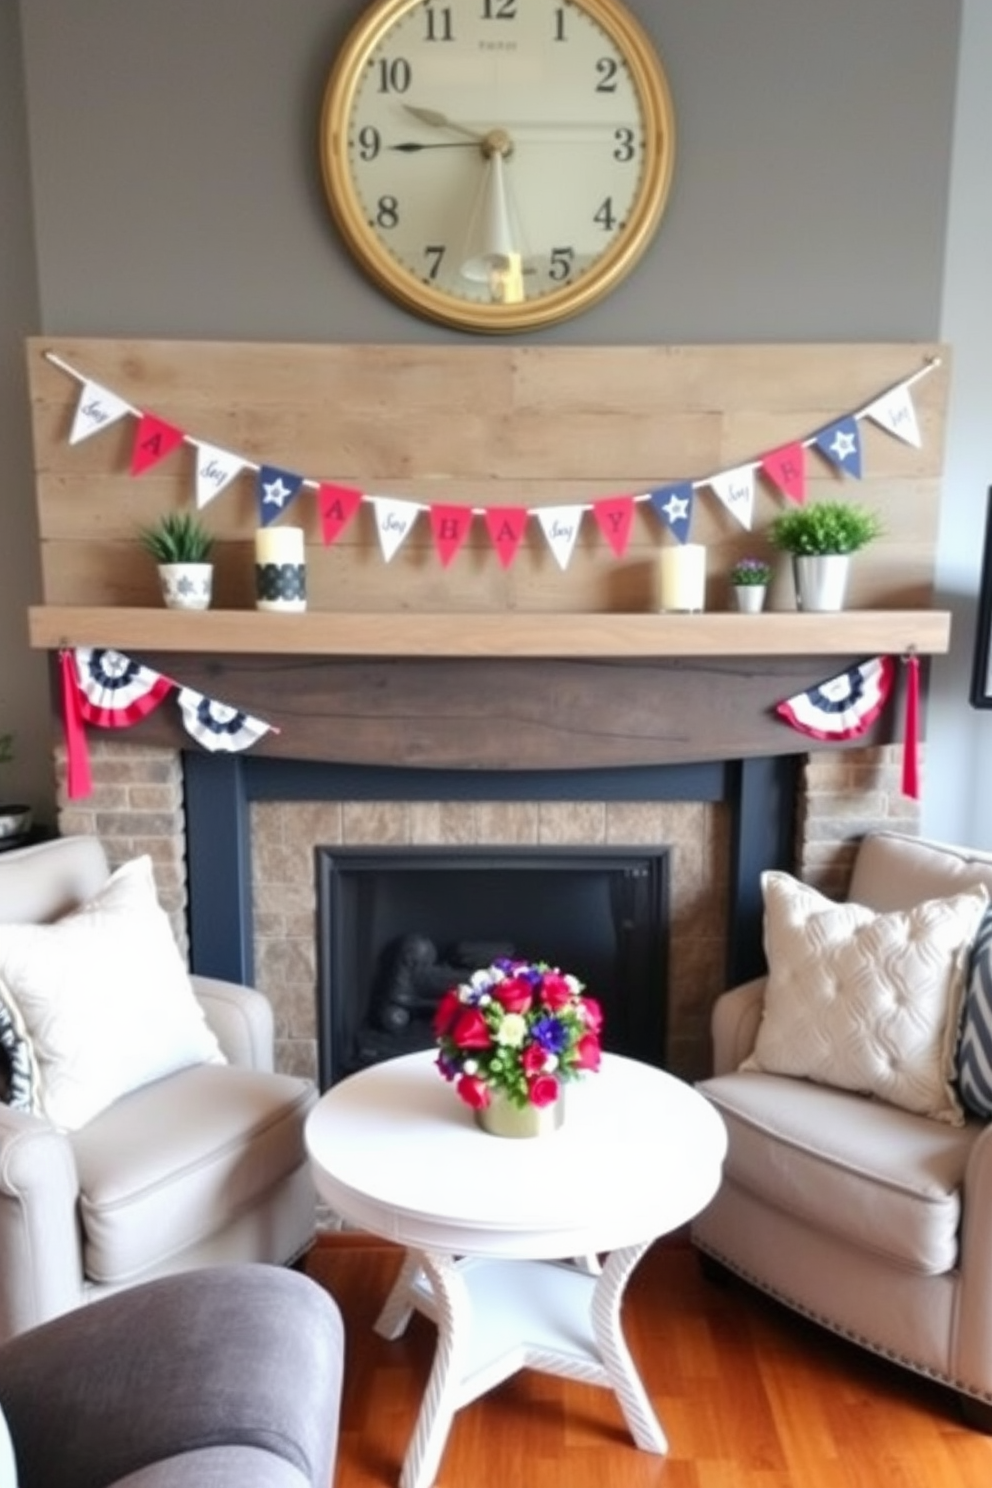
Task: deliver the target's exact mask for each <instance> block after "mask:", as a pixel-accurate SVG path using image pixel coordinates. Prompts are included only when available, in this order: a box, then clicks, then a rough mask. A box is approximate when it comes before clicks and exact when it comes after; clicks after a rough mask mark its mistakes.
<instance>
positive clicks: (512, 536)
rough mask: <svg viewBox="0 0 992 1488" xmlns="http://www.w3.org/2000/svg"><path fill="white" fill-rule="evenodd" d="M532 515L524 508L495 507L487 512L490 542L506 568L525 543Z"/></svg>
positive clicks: (487, 528) (487, 529)
mask: <svg viewBox="0 0 992 1488" xmlns="http://www.w3.org/2000/svg"><path fill="white" fill-rule="evenodd" d="M529 515H530V513H529V512H528V511H527V508H526V507H524V506H494V507H492V508H491V509H490V510H488V511H487V512H486V531H487V532H488V533H489V541H490V542H491V543H492V545H493V547H494V548H495V549H496V552H497V553H498V554H499V561H500V563H502V565H503V567H504V568H509V566H510V564H511V563H512V562H513V560H514V558H515V557H516V556H517V549H518V548H519V546H520V544H521V543H522V542H523V537H524V530H525V528H526V526H527V519H528V517H529Z"/></svg>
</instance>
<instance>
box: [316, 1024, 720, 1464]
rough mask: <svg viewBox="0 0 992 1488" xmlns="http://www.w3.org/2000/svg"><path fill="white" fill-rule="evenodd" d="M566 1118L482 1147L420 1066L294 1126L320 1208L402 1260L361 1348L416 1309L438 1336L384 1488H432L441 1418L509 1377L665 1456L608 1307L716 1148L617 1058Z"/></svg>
mask: <svg viewBox="0 0 992 1488" xmlns="http://www.w3.org/2000/svg"><path fill="white" fill-rule="evenodd" d="M565 1102H566V1115H565V1121H564V1124H563V1125H562V1126H561V1128H560V1129H559V1130H557V1131H555V1132H552V1133H551V1134H549V1135H548V1136H544V1137H537V1138H533V1139H530V1140H527V1139H522V1140H514V1139H510V1138H501V1137H494V1136H489V1135H487V1134H486V1133H484V1132H482V1131H480V1130H479V1129H478V1127H477V1126H476V1125H475V1123H474V1121H473V1118H472V1113H471V1111H470V1110H469V1108H468V1107H467V1106H465V1105H464V1104H463V1103H462V1102H461V1101H460V1100H459V1099H458V1097H457V1095H456V1094H455V1091H454V1088H453V1086H451V1085H448V1084H447V1083H446V1082H445V1081H444V1080H442V1079H441V1077H440V1075H439V1074H438V1072H437V1070H436V1068H435V1065H434V1055H433V1053H431V1052H430V1051H428V1052H427V1053H421V1054H409V1055H405V1056H403V1057H402V1058H399V1059H391V1060H386V1061H385V1062H384V1063H381V1064H375V1065H372V1066H370V1067H369V1068H368V1069H366V1070H362V1071H361V1072H360V1073H359V1074H356V1075H351V1076H349V1077H348V1078H347V1079H345V1080H342V1081H341V1082H340V1083H339V1084H337V1085H334V1086H332V1087H331V1089H330V1090H328V1091H327V1093H326V1094H325V1095H323V1096H322V1097H321V1099H320V1101H319V1102H318V1103H317V1106H316V1108H315V1109H314V1111H313V1112H312V1113H311V1115H310V1118H309V1120H308V1122H307V1129H306V1140H307V1147H308V1150H309V1152H310V1156H311V1160H312V1164H313V1169H314V1176H315V1181H316V1184H317V1188H318V1190H319V1192H320V1194H321V1196H322V1197H323V1198H324V1199H325V1200H326V1201H327V1203H328V1204H329V1205H330V1206H331V1208H332V1209H333V1210H334V1211H335V1213H337V1214H338V1215H340V1216H341V1217H342V1218H343V1219H345V1220H347V1221H348V1222H349V1223H351V1224H354V1225H356V1226H358V1227H359V1228H361V1229H364V1230H366V1231H368V1232H370V1233H371V1234H375V1235H381V1236H384V1237H386V1238H387V1239H389V1240H393V1241H396V1242H397V1243H398V1244H400V1245H402V1246H404V1247H405V1248H406V1250H407V1255H406V1258H405V1260H404V1263H403V1265H402V1267H401V1270H400V1273H399V1276H398V1277H397V1280H396V1282H395V1284H394V1286H393V1288H392V1291H391V1292H390V1294H389V1296H388V1298H387V1299H386V1302H385V1304H384V1306H383V1309H382V1312H381V1313H380V1315H379V1318H378V1320H377V1322H376V1331H377V1332H379V1333H380V1334H381V1335H382V1336H383V1337H386V1338H397V1337H399V1336H400V1334H401V1333H402V1332H403V1330H404V1329H405V1327H406V1325H407V1323H408V1321H409V1319H410V1316H411V1313H412V1311H413V1310H414V1309H415V1308H416V1309H417V1310H418V1311H419V1312H422V1313H424V1314H425V1315H426V1316H428V1317H430V1318H431V1319H432V1320H433V1321H434V1322H435V1324H436V1325H437V1329H438V1342H437V1349H436V1353H435V1357H434V1364H433V1368H432V1370H431V1375H430V1378H429V1380H428V1383H427V1388H426V1391H425V1395H424V1400H423V1403H422V1405H421V1408H420V1413H419V1416H418V1418H417V1423H416V1425H415V1427H414V1431H413V1436H412V1438H411V1442H410V1446H409V1448H408V1450H407V1454H406V1458H405V1460H404V1463H403V1469H402V1472H401V1475H400V1488H430V1485H431V1484H432V1483H433V1481H434V1479H435V1477H436V1475H437V1470H438V1466H439V1463H440V1460H441V1454H442V1452H443V1450H444V1444H445V1441H446V1440H447V1435H448V1431H449V1429H450V1426H451V1421H452V1418H453V1416H454V1413H455V1411H456V1410H459V1409H460V1408H461V1407H462V1406H464V1405H467V1404H468V1403H469V1402H470V1401H472V1400H475V1399H477V1398H478V1396H480V1395H481V1394H483V1393H484V1392H485V1391H486V1390H489V1389H491V1388H492V1387H493V1386H494V1385H496V1384H499V1382H500V1381H501V1380H504V1379H506V1378H507V1377H508V1376H509V1375H511V1374H514V1373H515V1372H516V1371H517V1370H518V1369H523V1368H529V1369H538V1370H543V1371H545V1372H546V1373H549V1374H558V1375H563V1376H565V1377H566V1378H569V1379H578V1380H584V1381H586V1382H587V1383H591V1384H598V1385H603V1386H606V1387H608V1388H610V1389H612V1390H613V1391H614V1393H615V1394H616V1397H617V1400H618V1402H619V1404H620V1408H621V1410H622V1411H623V1414H624V1418H625V1420H626V1422H627V1425H628V1427H629V1429H630V1432H631V1435H632V1437H633V1439H634V1441H635V1443H636V1444H637V1446H638V1447H640V1448H642V1449H643V1450H644V1451H649V1452H659V1453H662V1452H665V1451H666V1450H667V1442H666V1440H665V1434H664V1432H663V1431H662V1428H661V1426H660V1424H659V1422H658V1419H657V1416H656V1415H655V1412H654V1410H653V1408H652V1406H651V1402H650V1400H649V1399H648V1397H647V1394H646V1392H645V1390H644V1386H643V1384H642V1382H641V1379H640V1377H639V1375H638V1373H637V1370H636V1368H635V1367H634V1363H633V1360H632V1359H631V1356H630V1353H629V1351H628V1349H627V1345H626V1342H625V1340H624V1337H623V1332H622V1329H621V1326H620V1310H621V1305H622V1302H623V1293H624V1288H625V1287H626V1284H627V1281H628V1279H629V1277H630V1275H631V1273H632V1271H633V1270H634V1267H635V1266H636V1265H637V1263H638V1261H639V1260H640V1259H641V1257H642V1255H643V1254H644V1252H645V1251H646V1250H647V1248H648V1247H649V1246H650V1245H651V1244H652V1243H653V1241H655V1240H656V1239H657V1238H658V1237H659V1236H660V1235H664V1234H666V1233H668V1232H669V1231H671V1230H674V1229H676V1228H678V1226H680V1225H682V1224H684V1223H686V1222H687V1221H688V1220H689V1219H691V1218H692V1217H693V1215H695V1214H697V1213H698V1212H699V1210H701V1209H703V1208H704V1207H705V1206H706V1204H707V1203H708V1202H709V1200H710V1199H711V1198H712V1197H713V1194H714V1193H715V1192H716V1190H717V1187H718V1186H719V1183H720V1175H721V1168H722V1163H723V1158H724V1154H725V1151H726V1132H725V1129H724V1126H723V1122H722V1120H721V1118H720V1116H719V1115H718V1114H717V1112H716V1110H715V1109H714V1108H713V1107H712V1106H711V1105H710V1104H709V1102H708V1101H706V1100H705V1099H704V1098H703V1097H702V1096H701V1095H699V1094H698V1093H697V1092H696V1091H694V1090H693V1089H692V1088H691V1087H690V1086H689V1085H687V1084H685V1083H684V1082H682V1081H680V1080H677V1079H675V1078H674V1076H672V1075H669V1074H666V1073H664V1072H663V1071H661V1070H658V1069H655V1068H654V1067H653V1066H651V1065H646V1064H641V1063H639V1062H637V1061H636V1060H631V1059H625V1058H622V1057H620V1056H619V1055H615V1054H607V1055H604V1058H603V1065H602V1068H601V1069H600V1071H599V1072H598V1073H597V1074H595V1075H589V1076H586V1077H584V1078H583V1079H582V1080H581V1081H578V1082H576V1083H574V1084H570V1085H569V1086H568V1087H567V1089H566V1093H565ZM603 1256H605V1257H606V1259H605V1262H604V1263H603V1264H602V1265H600V1263H599V1258H601V1257H603Z"/></svg>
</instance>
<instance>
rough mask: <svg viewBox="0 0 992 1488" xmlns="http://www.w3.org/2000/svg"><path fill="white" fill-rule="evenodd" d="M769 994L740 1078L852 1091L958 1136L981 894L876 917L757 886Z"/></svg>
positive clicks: (775, 877)
mask: <svg viewBox="0 0 992 1488" xmlns="http://www.w3.org/2000/svg"><path fill="white" fill-rule="evenodd" d="M761 886H762V891H763V893H764V899H765V956H766V959H767V962H768V983H767V988H766V991H765V1005H764V1013H763V1016H762V1021H761V1024H760V1026H759V1029H758V1037H757V1041H756V1043H755V1047H754V1052H753V1054H752V1055H751V1056H750V1058H748V1059H747V1060H745V1062H744V1064H743V1065H742V1066H741V1068H742V1069H752V1070H766V1071H768V1072H770V1073H774V1074H779V1075H795V1076H800V1077H803V1078H805V1079H808V1080H815V1081H816V1082H818V1083H819V1084H821V1085H833V1086H837V1087H839V1088H840V1089H842V1090H854V1091H860V1092H862V1093H864V1094H869V1095H874V1096H877V1097H878V1098H879V1099H880V1100H884V1101H888V1103H889V1104H890V1105H893V1106H901V1107H902V1108H903V1109H904V1110H907V1111H915V1112H918V1113H920V1114H921V1115H926V1116H932V1117H935V1118H937V1119H938V1120H940V1121H948V1122H951V1123H953V1124H954V1125H960V1124H961V1123H962V1122H963V1120H964V1116H963V1112H962V1110H961V1105H960V1103H959V1101H958V1098H957V1095H956V1093H955V1090H954V1087H953V1083H952V1082H953V1079H954V1055H955V1042H956V1039H957V1029H958V1020H959V1014H960V1007H961V999H962V996H963V991H964V984H965V973H966V969H967V964H968V952H969V949H970V947H971V943H972V941H973V940H974V938H975V935H976V933H977V931H978V926H979V922H980V921H981V918H982V914H983V912H984V909H985V906H986V904H987V902H988V895H987V892H986V890H985V889H984V888H982V887H977V888H975V889H972V890H969V891H968V892H966V893H961V894H955V895H953V896H952V897H950V898H947V899H930V900H927V901H926V902H925V903H923V904H918V905H916V906H915V908H913V909H910V910H905V911H896V912H893V913H888V914H878V913H876V912H875V911H874V910H872V909H867V908H865V906H864V905H860V904H837V903H835V902H834V901H833V900H831V899H826V898H824V896H823V895H822V894H819V893H817V891H816V890H815V889H811V888H809V887H808V886H807V885H806V884H802V883H799V882H798V880H796V879H794V878H792V877H790V875H789V874H787V873H779V872H767V873H764V874H762V878H761Z"/></svg>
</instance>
